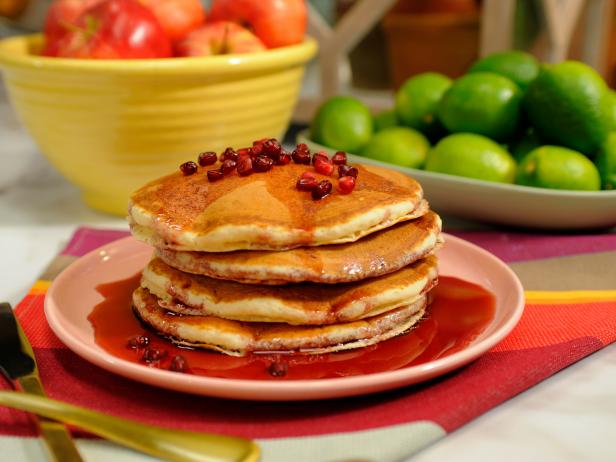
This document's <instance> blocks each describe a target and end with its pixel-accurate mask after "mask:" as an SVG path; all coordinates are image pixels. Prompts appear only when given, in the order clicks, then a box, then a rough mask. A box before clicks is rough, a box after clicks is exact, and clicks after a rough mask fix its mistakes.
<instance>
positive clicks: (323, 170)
mask: <svg viewBox="0 0 616 462" xmlns="http://www.w3.org/2000/svg"><path fill="white" fill-rule="evenodd" d="M314 169H315V170H316V171H317V172H318V173H320V174H321V175H327V176H329V175H331V174H332V173H334V164H332V163H331V162H330V161H329V160H326V159H324V158H323V157H318V158H317V159H316V160H315V161H314Z"/></svg>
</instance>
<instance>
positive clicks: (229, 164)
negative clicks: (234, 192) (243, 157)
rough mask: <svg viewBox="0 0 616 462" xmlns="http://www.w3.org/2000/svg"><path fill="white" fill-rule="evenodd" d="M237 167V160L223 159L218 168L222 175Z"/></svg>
mask: <svg viewBox="0 0 616 462" xmlns="http://www.w3.org/2000/svg"><path fill="white" fill-rule="evenodd" d="M235 167H237V162H236V161H234V160H231V159H225V160H224V161H223V163H222V166H221V167H220V169H221V170H222V173H223V174H224V175H227V174H229V173H231V172H232V171H233V170H235Z"/></svg>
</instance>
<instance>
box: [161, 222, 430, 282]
mask: <svg viewBox="0 0 616 462" xmlns="http://www.w3.org/2000/svg"><path fill="white" fill-rule="evenodd" d="M440 232H441V219H440V218H439V216H438V215H436V214H435V213H434V212H428V213H426V214H425V215H424V216H422V217H420V218H417V219H415V220H412V221H405V222H402V223H398V224H396V225H394V226H392V227H390V228H387V229H384V230H381V231H378V232H376V233H372V234H370V235H369V236H366V237H364V238H362V239H360V240H358V241H357V242H354V243H347V244H335V245H324V246H318V247H300V248H297V249H291V250H285V251H281V252H268V251H262V250H237V251H235V252H182V251H177V250H172V249H165V248H161V249H157V255H158V257H160V259H161V260H163V261H164V262H165V263H167V264H168V265H169V266H172V267H174V268H176V269H179V270H181V271H185V272H188V273H193V274H201V275H204V276H209V277H212V278H216V279H225V280H231V281H237V282H241V283H244V284H265V285H280V284H287V283H291V282H293V283H294V282H306V281H310V282H318V283H325V284H338V283H343V282H353V281H361V280H363V279H366V278H371V277H376V276H381V275H383V274H387V273H391V272H393V271H397V270H399V269H400V268H402V267H404V266H407V265H409V264H410V263H413V262H414V261H416V260H419V259H420V258H423V257H425V256H426V255H429V254H431V253H432V252H433V251H434V250H435V248H436V247H437V246H438V245H439V243H440V239H441V238H440Z"/></svg>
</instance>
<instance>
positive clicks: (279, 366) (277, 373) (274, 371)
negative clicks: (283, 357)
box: [267, 361, 289, 377]
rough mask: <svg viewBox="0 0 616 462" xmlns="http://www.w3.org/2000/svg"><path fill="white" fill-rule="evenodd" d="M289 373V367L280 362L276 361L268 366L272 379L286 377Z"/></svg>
mask: <svg viewBox="0 0 616 462" xmlns="http://www.w3.org/2000/svg"><path fill="white" fill-rule="evenodd" d="M288 371H289V365H288V364H287V363H283V362H280V361H276V362H273V363H271V364H270V365H269V366H267V372H269V375H271V376H272V377H284V376H285V375H287V372H288Z"/></svg>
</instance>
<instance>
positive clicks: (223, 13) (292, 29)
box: [209, 0, 307, 48]
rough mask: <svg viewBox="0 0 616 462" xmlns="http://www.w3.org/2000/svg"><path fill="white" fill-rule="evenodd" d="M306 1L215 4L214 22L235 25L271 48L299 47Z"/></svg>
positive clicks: (239, 0)
mask: <svg viewBox="0 0 616 462" xmlns="http://www.w3.org/2000/svg"><path fill="white" fill-rule="evenodd" d="M306 16H307V13H306V5H305V3H304V0H214V1H213V2H212V9H211V11H210V13H209V19H210V20H211V21H235V22H237V23H239V24H241V25H243V26H246V27H248V28H249V29H251V30H252V31H253V32H254V33H255V35H256V36H257V37H259V38H260V39H261V41H262V42H263V43H264V44H265V45H266V46H267V47H268V48H276V47H283V46H287V45H293V44H295V43H300V42H301V41H302V40H303V39H304V33H305V32H306Z"/></svg>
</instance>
